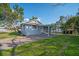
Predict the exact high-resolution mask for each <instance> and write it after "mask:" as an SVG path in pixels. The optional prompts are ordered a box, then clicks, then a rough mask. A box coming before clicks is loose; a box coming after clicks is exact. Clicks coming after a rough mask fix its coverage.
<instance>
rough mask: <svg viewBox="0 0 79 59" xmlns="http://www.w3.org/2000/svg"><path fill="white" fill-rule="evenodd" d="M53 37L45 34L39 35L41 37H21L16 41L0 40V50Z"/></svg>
mask: <svg viewBox="0 0 79 59" xmlns="http://www.w3.org/2000/svg"><path fill="white" fill-rule="evenodd" d="M53 36H54V35H50V36H48V35H47V34H41V35H32V36H23V37H21V38H16V39H5V40H4V39H3V40H2V39H1V40H0V49H2V50H3V49H9V48H12V47H13V45H14V44H15V45H21V44H23V43H29V42H33V41H37V40H40V39H45V38H49V37H53Z"/></svg>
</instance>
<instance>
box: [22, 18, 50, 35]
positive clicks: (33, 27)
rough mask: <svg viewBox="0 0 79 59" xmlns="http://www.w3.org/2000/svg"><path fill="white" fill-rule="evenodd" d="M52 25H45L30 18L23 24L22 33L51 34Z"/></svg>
mask: <svg viewBox="0 0 79 59" xmlns="http://www.w3.org/2000/svg"><path fill="white" fill-rule="evenodd" d="M50 28H51V27H50V26H48V25H43V24H42V23H41V22H40V21H38V20H36V19H35V20H29V21H28V22H26V23H22V24H21V33H22V34H23V35H40V34H42V33H45V34H48V36H49V35H50V32H51V30H50Z"/></svg>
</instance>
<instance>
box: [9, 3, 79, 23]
mask: <svg viewBox="0 0 79 59" xmlns="http://www.w3.org/2000/svg"><path fill="white" fill-rule="evenodd" d="M10 5H11V7H12V6H13V5H14V4H10ZM18 5H19V6H20V7H23V8H24V20H25V21H26V20H28V19H29V18H31V17H32V16H36V17H38V20H39V21H40V22H42V23H43V24H51V23H55V22H56V21H58V20H59V17H60V16H71V15H75V14H76V13H77V11H78V8H79V3H67V4H60V5H55V4H54V3H18Z"/></svg>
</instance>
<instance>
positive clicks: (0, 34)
mask: <svg viewBox="0 0 79 59" xmlns="http://www.w3.org/2000/svg"><path fill="white" fill-rule="evenodd" d="M15 36H20V35H18V33H16V32H0V39H7V38H14V37H15Z"/></svg>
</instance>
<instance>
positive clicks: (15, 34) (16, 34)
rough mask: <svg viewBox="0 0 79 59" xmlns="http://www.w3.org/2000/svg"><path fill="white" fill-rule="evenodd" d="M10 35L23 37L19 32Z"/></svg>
mask: <svg viewBox="0 0 79 59" xmlns="http://www.w3.org/2000/svg"><path fill="white" fill-rule="evenodd" d="M9 35H12V36H21V34H20V33H18V32H11V33H9Z"/></svg>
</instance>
